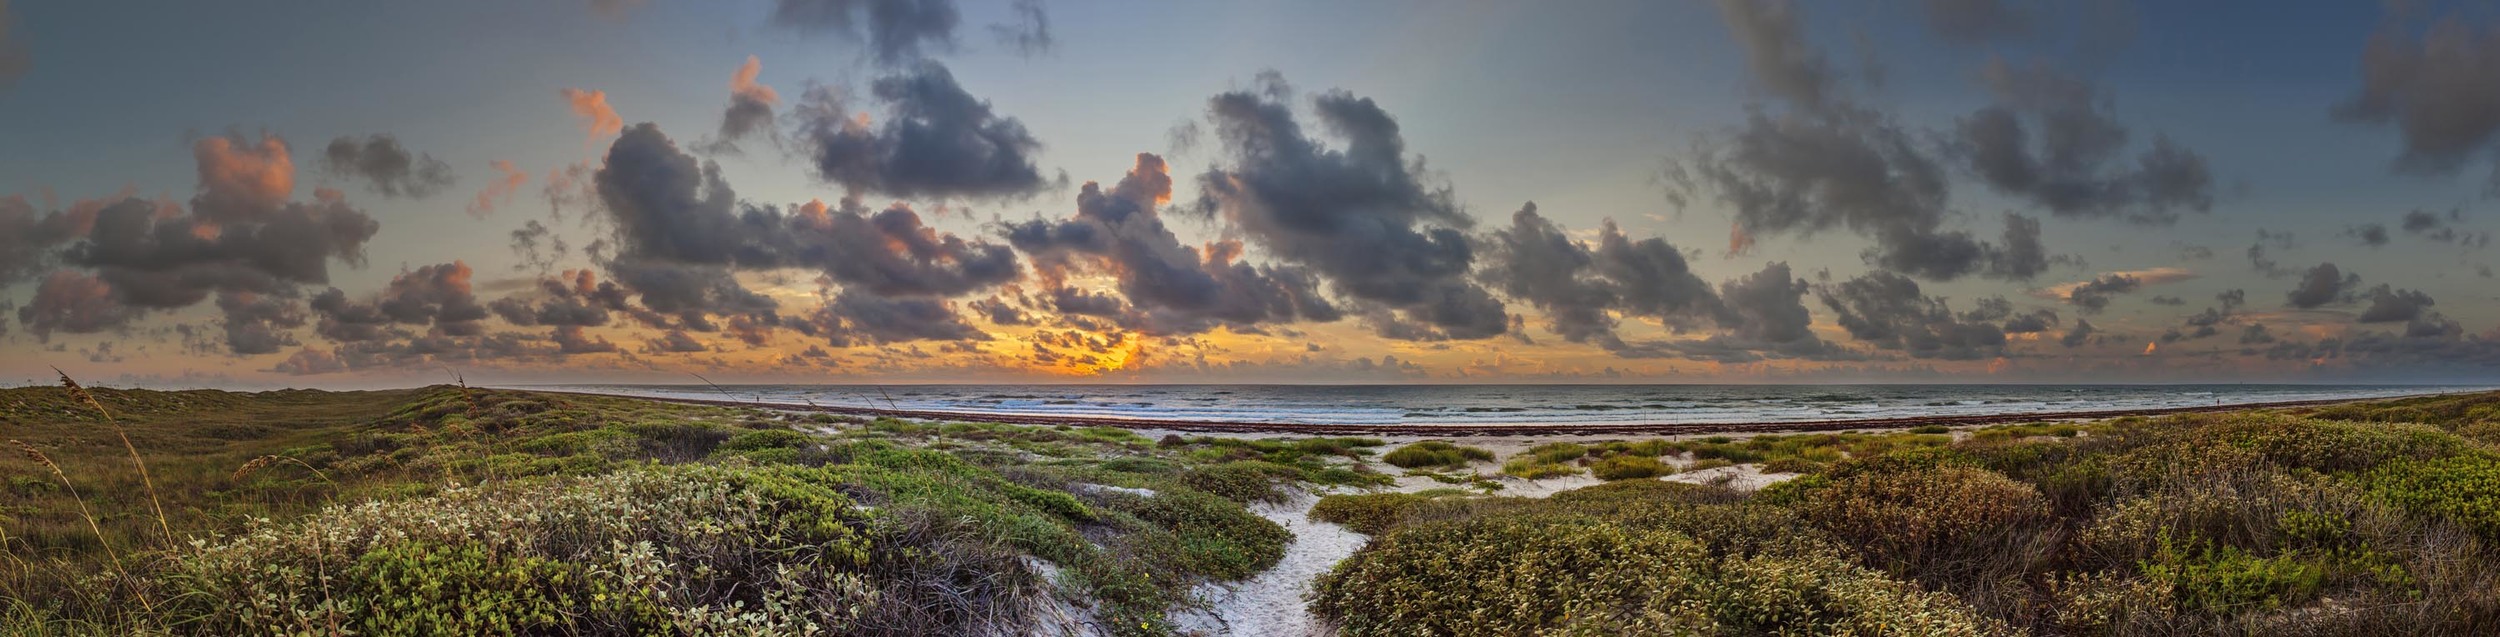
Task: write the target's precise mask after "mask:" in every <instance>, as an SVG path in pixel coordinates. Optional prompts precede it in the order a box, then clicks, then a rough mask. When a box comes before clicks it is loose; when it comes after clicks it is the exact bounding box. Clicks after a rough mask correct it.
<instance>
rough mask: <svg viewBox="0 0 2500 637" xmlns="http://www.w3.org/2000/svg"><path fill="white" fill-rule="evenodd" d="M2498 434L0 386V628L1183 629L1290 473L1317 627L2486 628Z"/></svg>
mask: <svg viewBox="0 0 2500 637" xmlns="http://www.w3.org/2000/svg"><path fill="white" fill-rule="evenodd" d="M2495 434H2500V395H2493V394H2472V395H2455V396H2440V397H2427V398H2417V399H2405V400H2393V401H2378V402H2369V403H2354V404H2347V405H2337V406H2330V407H2323V408H2309V409H2280V410H2250V411H2241V412H2226V413H2208V414H2194V415H2179V416H2166V417H2155V418H2123V419H2116V420H2108V421H2099V422H2091V423H2031V424H2022V425H2006V426H1996V427H1962V428H1942V427H1937V428H1919V429H1911V430H1904V431H1870V432H1843V433H1813V434H1793V435H1758V436H1749V437H1737V436H1702V437H1683V438H1677V439H1666V438H1655V439H1633V440H1587V439H1571V440H1561V439H1556V440H1546V441H1541V442H1535V443H1533V444H1523V445H1519V446H1516V447H1509V449H1512V451H1508V452H1505V451H1502V449H1503V448H1502V447H1500V446H1496V445H1482V444H1471V443H1470V441H1468V440H1465V439H1450V440H1411V439H1410V441H1408V442H1405V443H1403V444H1392V443H1390V442H1388V441H1384V440H1380V439H1371V438H1352V437H1332V438H1306V437H1258V436H1233V437H1215V436H1190V435H1181V434H1174V435H1159V436H1152V437H1150V436H1148V435H1141V434H1139V433H1137V432H1134V431H1130V430H1124V429H1118V428H1109V427H1074V426H1064V427H1051V426H1016V425H1001V424H991V423H955V422H919V421H904V420H893V419H867V418H856V417H849V416H839V415H834V414H825V413H803V412H790V411H781V410H773V409H767V408H764V407H762V406H717V405H691V404H679V403H666V402H657V401H649V400H639V399H629V398H617V397H602V396H583V395H570V394H552V393H540V392H524V391H509V390H490V389H478V388H469V387H461V386H437V387H428V388H420V389H410V390H397V391H379V392H315V391H281V392H264V393H257V394H238V393H230V392H219V391H183V392H159V391H144V390H105V389H96V390H89V389H86V388H81V387H77V386H75V384H74V383H70V382H68V381H67V379H64V386H61V387H30V388H16V389H5V390H0V438H5V439H6V441H7V444H8V445H9V449H8V451H10V452H11V453H12V454H13V455H12V456H11V457H10V458H9V459H8V460H7V461H6V462H4V463H0V480H5V483H0V489H4V490H0V507H4V508H0V549H4V550H0V553H4V554H5V559H0V635H54V634H68V635H132V634H166V635H191V634H200V635H230V634H308V635H344V634H357V635H431V634H533V635H623V634H634V635H647V634H676V635H787V634H824V635H925V634H963V635H983V634H989V635H1030V634H1110V635H1171V634H1190V633H1193V632H1207V631H1208V630H1209V629H1207V628H1206V627H1204V626H1203V625H1195V624H1190V623H1188V622H1185V621H1181V620H1178V619H1176V618H1181V617H1184V616H1189V615H1192V614H1203V613H1204V612H1205V611H1206V610H1207V608H1206V606H1207V605H1208V604H1209V603H1210V602H1209V601H1208V600H1207V599H1205V598H1204V596H1203V595H1201V594H1199V592H1198V591H1203V590H1207V589H1208V587H1211V586H1232V585H1241V583H1244V582H1247V581H1250V580H1252V579H1254V578H1256V577H1258V576H1259V575H1260V574H1262V573H1266V572H1269V571H1270V570H1271V569H1273V568H1275V567H1277V566H1278V565H1279V563H1280V562H1281V561H1284V560H1286V558H1287V553H1288V551H1289V548H1290V547H1293V546H1295V543H1296V542H1297V541H1298V538H1296V537H1295V535H1294V533H1293V532H1290V531H1288V530H1287V529H1286V528H1285V526H1284V525H1280V524H1279V523H1278V521H1277V518H1276V516H1277V515H1279V512H1280V511H1286V512H1290V514H1292V515H1296V516H1299V515H1303V514H1305V512H1304V511H1303V510H1302V509H1301V508H1299V507H1302V506H1305V504H1297V503H1311V502H1312V498H1311V496H1309V495H1300V494H1302V493H1305V492H1310V493H1319V494H1324V496H1325V497H1320V498H1317V499H1316V503H1315V504H1308V505H1307V506H1308V510H1307V515H1308V516H1309V517H1310V518H1311V519H1314V520H1319V521H1323V522H1328V523H1334V524H1339V525H1343V527H1344V528H1345V529H1348V530H1350V531H1352V532H1354V533H1360V534H1362V535H1364V536H1368V537H1369V541H1368V542H1367V543H1365V544H1363V545H1362V547H1361V548H1360V549H1359V550H1354V552H1353V554H1352V556H1351V557H1348V558H1345V559H1344V560H1343V561H1341V562H1338V563H1337V564H1336V565H1335V567H1334V568H1333V569H1330V570H1328V572H1326V573H1325V574H1324V575H1321V576H1319V577H1318V579H1317V580H1316V581H1314V582H1310V583H1308V586H1309V590H1308V593H1309V594H1308V597H1307V600H1308V611H1309V612H1310V613H1312V614H1314V615H1316V616H1317V617H1318V618H1319V619H1321V620H1324V621H1325V623H1326V624H1327V625H1328V626H1329V628H1331V629H1333V630H1335V631H1336V632H1339V633H1341V634H1346V635H1463V634H1502V635H1599V634H1605V635H1612V634H1658V635H1804V634H1848V635H2025V634H2029V635H2174V634H2215V633H2223V634H2253V633H2269V634H2286V635H2352V634H2397V633H2411V634H2436V635H2448V634H2456V635H2465V634H2493V633H2495V632H2500V550H2495V549H2496V548H2500V451H2495V449H2496V448H2495V447H2493V446H2492V445H2493V444H2494V443H2495V442H2500V435H2495ZM1713 467H1732V468H1731V469H1726V470H1724V471H1734V470H1737V469H1743V470H1746V471H1750V472H1754V473H1756V474H1776V475H1778V476H1781V477H1784V478H1786V479H1785V480H1784V481H1780V482H1778V483H1777V484H1774V485H1772V486H1769V487H1766V488H1762V489H1760V490H1755V491H1748V490H1745V489H1742V488H1739V487H1742V486H1745V485H1741V484H1736V483H1733V482H1730V481H1728V480H1726V479H1725V474H1723V473H1719V472H1713V471H1711V469H1712V468H1713ZM1714 474H1716V475H1720V476H1721V477H1720V478H1719V479H1715V480H1714V479H1710V478H1706V477H1703V476H1708V475H1714ZM1419 477H1429V478H1430V479H1428V480H1425V479H1418V478H1419ZM1671 480H1673V481H1671ZM1419 484H1420V485H1423V486H1414V485H1419ZM1531 484H1561V485H1583V484H1585V485H1593V486H1585V487H1580V488H1566V489H1562V490H1559V491H1558V492H1553V493H1552V494H1551V495H1550V496H1545V497H1527V496H1523V495H1518V493H1530V494H1533V493H1544V492H1547V491H1553V489H1518V488H1506V485H1509V486H1510V487H1519V486H1525V485H1531ZM1330 559H1334V558H1330Z"/></svg>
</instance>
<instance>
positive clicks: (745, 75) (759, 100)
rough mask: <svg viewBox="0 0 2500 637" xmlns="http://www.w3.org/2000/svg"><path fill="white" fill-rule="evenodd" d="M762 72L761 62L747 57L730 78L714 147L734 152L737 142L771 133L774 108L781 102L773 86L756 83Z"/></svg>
mask: <svg viewBox="0 0 2500 637" xmlns="http://www.w3.org/2000/svg"><path fill="white" fill-rule="evenodd" d="M763 70H764V61H763V60H762V59H761V58H758V57H756V56H752V55H749V56H747V61H746V64H743V65H739V67H738V72H737V73H735V74H732V75H730V76H729V109H728V110H727V111H724V112H722V113H721V122H720V139H719V141H718V142H717V143H715V144H714V145H713V146H714V147H715V148H718V149H722V150H733V151H734V150H736V149H737V142H738V140H740V139H744V138H746V137H747V136H749V135H753V134H756V133H758V132H761V133H763V134H765V135H767V136H770V135H772V134H773V130H772V127H773V107H774V106H776V105H779V104H780V103H781V94H780V93H779V92H775V91H774V90H773V87H770V86H765V85H764V84H762V83H760V82H757V81H755V76H756V75H757V74H759V73H762V72H763Z"/></svg>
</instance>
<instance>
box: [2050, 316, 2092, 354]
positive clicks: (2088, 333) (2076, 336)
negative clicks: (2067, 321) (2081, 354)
mask: <svg viewBox="0 0 2500 637" xmlns="http://www.w3.org/2000/svg"><path fill="white" fill-rule="evenodd" d="M2092 332H2093V329H2092V322H2091V321H2086V320H2083V319H2075V326H2074V327H2071V328H2067V330H2066V335H2065V336H2060V337H2058V339H2057V344H2058V345H2060V346H2064V347H2066V348H2067V349H2073V348H2077V347H2082V346H2083V345H2084V344H2085V343H2089V342H2092Z"/></svg>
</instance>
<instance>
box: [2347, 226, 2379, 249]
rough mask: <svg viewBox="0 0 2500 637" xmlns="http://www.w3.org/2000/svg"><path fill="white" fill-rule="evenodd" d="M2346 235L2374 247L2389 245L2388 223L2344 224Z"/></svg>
mask: <svg viewBox="0 0 2500 637" xmlns="http://www.w3.org/2000/svg"><path fill="white" fill-rule="evenodd" d="M2344 236H2347V237H2351V238H2352V239H2353V240H2354V241H2359V242H2361V245H2365V246H2369V247H2373V248H2376V247H2380V246H2384V245H2387V224H2383V223H2365V224H2361V225H2357V226H2344Z"/></svg>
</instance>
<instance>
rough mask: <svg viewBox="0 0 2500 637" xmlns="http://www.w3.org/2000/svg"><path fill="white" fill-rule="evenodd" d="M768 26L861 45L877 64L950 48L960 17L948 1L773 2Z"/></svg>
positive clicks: (896, 62)
mask: <svg viewBox="0 0 2500 637" xmlns="http://www.w3.org/2000/svg"><path fill="white" fill-rule="evenodd" d="M772 21H773V24H775V25H779V26H782V27H786V28H790V29H794V30H797V31H799V32H801V33H809V34H832V35H836V36H840V37H844V38H849V39H851V40H853V41H858V42H861V43H864V44H866V45H867V46H868V50H869V52H870V53H872V54H873V55H874V57H875V59H876V61H877V62H878V63H880V64H889V65H891V64H899V63H904V62H910V61H913V60H917V59H920V58H921V57H922V56H924V55H926V54H928V53H931V52H943V51H947V50H951V49H953V48H954V46H955V26H956V24H958V23H960V22H962V21H963V16H962V15H961V13H960V12H959V11H958V10H957V9H956V8H955V2H954V0H777V1H776V2H775V3H774V4H773V15H772Z"/></svg>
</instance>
